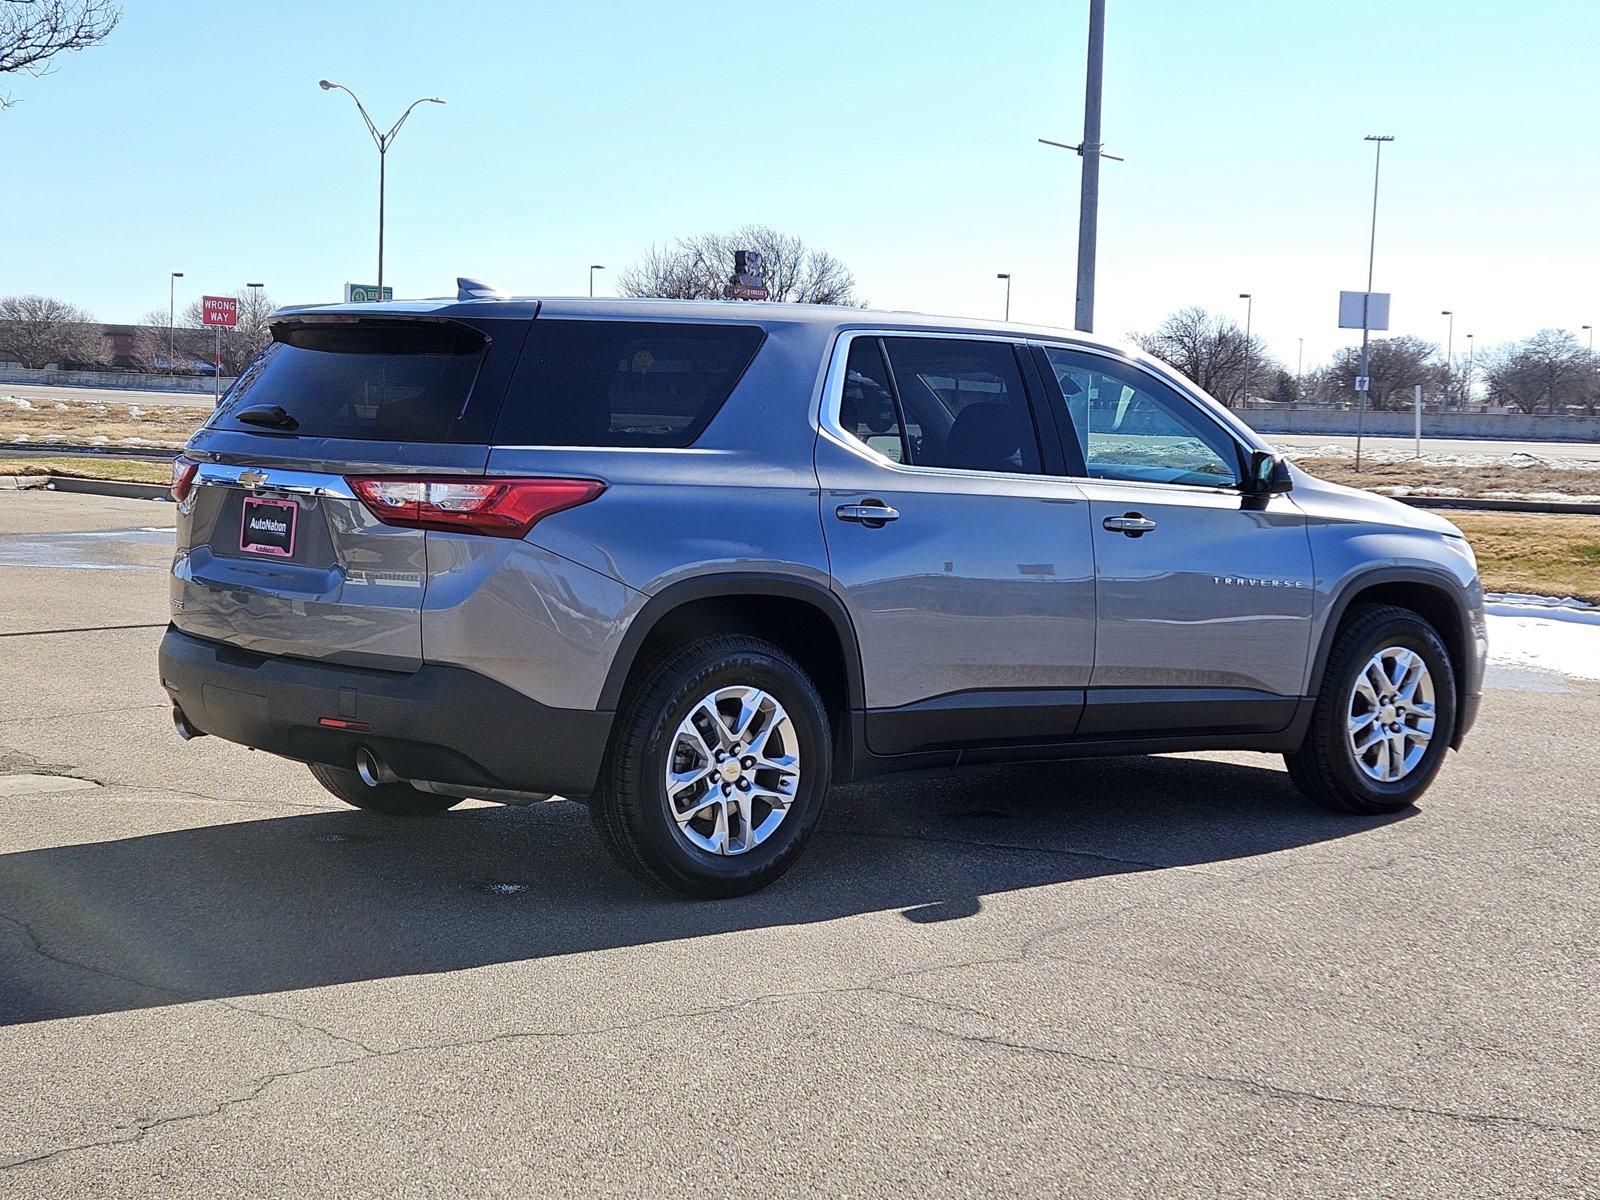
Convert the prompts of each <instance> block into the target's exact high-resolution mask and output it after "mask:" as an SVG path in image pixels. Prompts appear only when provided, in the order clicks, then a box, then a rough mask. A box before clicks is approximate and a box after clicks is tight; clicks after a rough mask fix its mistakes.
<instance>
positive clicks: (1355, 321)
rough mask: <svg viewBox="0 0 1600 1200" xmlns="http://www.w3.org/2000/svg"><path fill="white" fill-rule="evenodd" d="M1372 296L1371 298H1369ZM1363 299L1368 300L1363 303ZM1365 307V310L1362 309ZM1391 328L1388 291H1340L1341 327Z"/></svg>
mask: <svg viewBox="0 0 1600 1200" xmlns="http://www.w3.org/2000/svg"><path fill="white" fill-rule="evenodd" d="M1369 297H1370V299H1369ZM1363 301H1366V303H1365V304H1363ZM1363 309H1365V312H1363V311H1362V310H1363ZM1363 327H1364V328H1367V329H1387V328H1389V293H1388V292H1340V293H1339V328H1340V329H1361V328H1363Z"/></svg>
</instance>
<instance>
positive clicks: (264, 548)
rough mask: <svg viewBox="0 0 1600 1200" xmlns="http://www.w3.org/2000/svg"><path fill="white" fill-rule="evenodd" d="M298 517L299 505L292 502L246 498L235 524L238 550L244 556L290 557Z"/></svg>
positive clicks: (292, 552) (253, 497) (292, 550)
mask: <svg viewBox="0 0 1600 1200" xmlns="http://www.w3.org/2000/svg"><path fill="white" fill-rule="evenodd" d="M299 515H300V505H299V504H298V503H296V502H295V501H293V500H263V499H260V498H258V497H255V496H251V497H247V498H246V499H245V502H244V515H243V516H242V517H241V518H240V521H239V549H240V550H243V551H244V552H245V553H247V554H273V555H276V556H277V557H279V558H289V557H291V556H292V555H293V554H294V527H295V522H296V519H297V518H298V517H299Z"/></svg>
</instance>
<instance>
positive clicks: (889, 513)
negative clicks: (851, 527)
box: [833, 500, 900, 529]
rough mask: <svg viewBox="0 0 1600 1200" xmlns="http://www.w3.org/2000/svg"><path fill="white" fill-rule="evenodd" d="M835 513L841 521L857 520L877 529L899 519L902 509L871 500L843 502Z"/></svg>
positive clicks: (869, 527)
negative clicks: (861, 502)
mask: <svg viewBox="0 0 1600 1200" xmlns="http://www.w3.org/2000/svg"><path fill="white" fill-rule="evenodd" d="M833 515H834V516H836V517H838V518H839V520H841V521H857V522H859V523H860V524H862V525H865V526H866V527H867V528H868V529H877V528H880V527H881V526H883V525H887V524H888V523H889V522H890V521H897V520H899V519H900V510H899V509H895V508H890V507H889V506H888V505H887V504H880V503H879V502H878V501H876V500H869V501H867V502H866V503H865V504H841V505H839V507H838V508H836V509H834V510H833Z"/></svg>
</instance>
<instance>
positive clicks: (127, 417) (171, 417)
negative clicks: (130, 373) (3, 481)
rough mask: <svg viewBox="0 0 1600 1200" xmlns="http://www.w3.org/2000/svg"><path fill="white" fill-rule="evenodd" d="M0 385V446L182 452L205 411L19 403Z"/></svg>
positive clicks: (59, 402)
mask: <svg viewBox="0 0 1600 1200" xmlns="http://www.w3.org/2000/svg"><path fill="white" fill-rule="evenodd" d="M4 392H5V385H4V384H0V445H3V444H5V443H6V442H18V441H22V442H27V443H28V444H30V445H37V444H39V443H49V442H67V443H72V444H76V445H81V446H118V445H124V446H135V445H137V446H170V447H172V448H173V449H175V450H176V449H180V448H181V447H182V446H183V444H184V443H185V442H187V441H188V440H189V435H190V434H192V433H194V431H195V430H196V429H198V428H200V422H202V421H204V420H205V419H206V418H207V417H209V416H210V415H211V409H210V408H209V407H202V406H197V405H180V404H159V403H152V404H143V403H137V404H114V403H102V402H100V401H98V400H20V401H19V399H18V398H14V397H7V396H5V395H4Z"/></svg>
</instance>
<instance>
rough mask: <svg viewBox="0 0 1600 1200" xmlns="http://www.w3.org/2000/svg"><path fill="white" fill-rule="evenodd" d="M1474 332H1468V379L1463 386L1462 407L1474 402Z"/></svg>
mask: <svg viewBox="0 0 1600 1200" xmlns="http://www.w3.org/2000/svg"><path fill="white" fill-rule="evenodd" d="M1472 338H1473V335H1472V334H1470V333H1469V334H1467V381H1466V383H1465V384H1464V385H1463V386H1462V388H1461V407H1462V408H1466V407H1467V405H1469V404H1471V403H1472Z"/></svg>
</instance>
